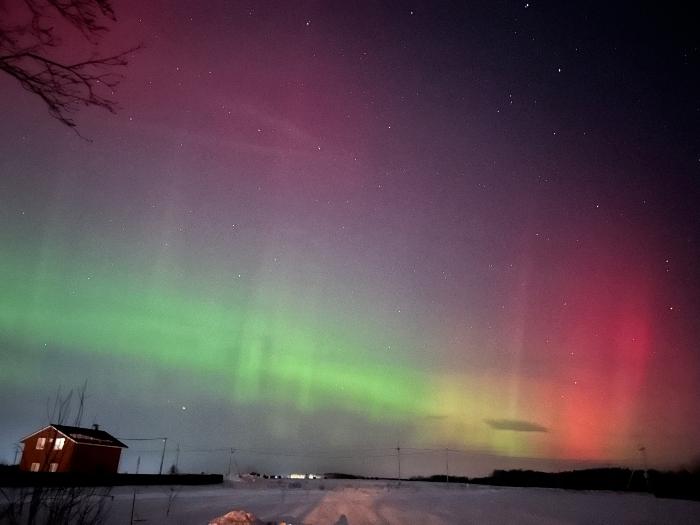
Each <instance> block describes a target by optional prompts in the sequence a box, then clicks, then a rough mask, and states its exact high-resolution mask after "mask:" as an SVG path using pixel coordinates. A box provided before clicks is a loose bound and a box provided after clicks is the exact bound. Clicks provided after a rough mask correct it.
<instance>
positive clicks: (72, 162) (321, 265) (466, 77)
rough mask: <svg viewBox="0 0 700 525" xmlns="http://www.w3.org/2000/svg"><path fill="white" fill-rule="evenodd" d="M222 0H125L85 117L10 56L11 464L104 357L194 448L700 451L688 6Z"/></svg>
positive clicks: (6, 168)
mask: <svg viewBox="0 0 700 525" xmlns="http://www.w3.org/2000/svg"><path fill="white" fill-rule="evenodd" d="M202 6H203V4H202V3H200V2H194V1H189V2H188V1H176V2H174V1H169V2H155V1H154V2H150V1H149V2H143V1H139V2H136V1H132V0H123V1H122V0H117V1H116V2H115V10H116V13H117V22H116V23H115V24H113V25H111V26H110V27H111V31H110V32H109V33H108V34H106V35H105V37H104V39H103V41H102V42H101V43H100V44H99V47H98V48H97V50H98V51H99V52H100V53H109V52H114V51H119V50H122V49H125V48H127V47H130V46H132V45H135V44H139V43H142V44H143V49H141V50H139V51H137V52H136V53H134V54H133V55H132V56H131V57H130V61H129V65H128V66H127V67H126V68H125V69H124V71H123V73H124V75H125V78H124V80H123V82H122V83H121V84H120V86H119V88H118V89H117V90H116V92H115V95H114V97H115V99H116V100H117V101H118V102H119V105H120V109H119V111H118V112H117V113H116V114H110V113H108V112H105V111H99V110H97V109H89V108H88V109H86V110H84V111H81V112H79V113H77V114H76V115H75V119H76V121H77V123H78V126H79V131H80V133H81V134H82V135H84V136H85V137H87V138H89V139H90V141H87V140H84V139H82V138H80V137H79V136H77V135H76V134H75V133H73V132H72V131H71V130H70V129H69V128H68V127H66V126H63V125H62V124H60V123H59V122H58V121H56V120H55V119H52V118H51V117H50V116H49V114H48V112H47V110H46V108H45V106H44V105H43V103H42V102H41V100H39V99H38V98H37V97H35V96H32V95H31V94H29V93H27V92H25V91H23V90H22V89H21V87H20V86H19V84H18V83H17V82H16V81H15V80H14V79H12V78H10V77H9V76H8V75H6V74H0V250H1V252H0V400H2V402H1V403H0V461H4V462H10V461H12V460H13V459H14V453H15V443H16V442H17V441H18V440H19V439H20V438H21V437H23V436H25V435H27V434H29V433H31V432H32V431H34V430H36V429H37V428H39V427H40V426H42V425H43V424H45V423H47V399H49V398H51V397H52V396H53V395H54V394H55V393H56V390H57V389H58V388H59V387H60V388H62V389H63V391H64V392H65V391H67V390H69V389H71V388H75V387H76V386H79V385H80V384H82V383H83V382H84V381H85V380H87V381H88V398H87V403H86V415H85V418H84V420H83V422H84V423H85V424H90V423H93V422H97V423H100V424H101V425H102V427H103V428H104V429H105V430H107V431H109V432H111V433H113V434H114V435H116V436H118V437H123V438H133V437H158V436H167V437H168V450H169V452H168V454H169V455H168V459H166V461H167V464H170V463H172V461H173V460H172V457H173V451H174V449H175V446H176V444H177V443H179V444H180V447H181V455H180V465H181V468H184V469H185V470H192V471H195V472H199V471H201V470H210V471H215V472H222V471H225V470H226V468H227V461H228V453H227V452H226V450H225V449H227V448H228V447H236V448H237V449H240V450H241V451H240V452H238V453H237V458H238V463H239V464H240V467H241V468H246V469H248V468H250V469H252V468H255V469H258V470H259V471H260V470H265V469H267V470H270V471H274V470H284V469H297V470H306V471H313V470H325V471H329V470H344V471H351V472H355V473H360V474H394V473H395V467H396V459H395V458H393V457H391V454H393V453H395V451H392V450H391V449H392V447H396V446H397V442H400V444H401V447H402V448H404V449H406V452H405V453H406V454H407V455H406V459H405V460H404V464H403V465H402V468H403V469H404V472H405V473H407V474H413V473H422V474H432V473H434V472H440V471H441V469H443V468H444V454H443V453H442V452H440V450H444V449H445V448H446V447H449V448H451V449H453V450H455V452H453V453H451V454H452V456H453V459H452V461H453V462H454V467H453V468H454V469H455V471H456V472H457V473H463V474H468V475H471V474H477V473H484V472H489V471H490V470H491V469H493V468H506V467H521V466H528V467H533V468H543V469H552V468H565V467H568V466H572V465H605V464H624V465H633V466H641V463H642V461H644V460H645V459H646V461H648V463H649V466H658V467H677V466H679V465H690V464H691V463H692V462H693V461H697V458H698V457H700V447H698V443H700V423H699V422H698V417H697V414H698V404H699V402H700V348H699V343H698V341H699V340H700V322H698V318H699V314H700V301H699V298H700V272H699V271H698V261H700V246H699V244H698V242H699V239H698V232H699V231H700V214H699V213H698V208H697V206H698V203H700V191H699V190H700V96H699V95H698V94H699V93H700V75H699V74H698V73H699V71H700V69H699V64H700V50H699V45H700V44H699V42H698V40H699V37H698V33H697V27H698V24H699V23H700V22H699V21H698V18H697V16H696V15H692V13H690V11H688V12H686V11H684V10H682V9H681V8H670V7H668V6H667V5H664V4H656V5H655V6H654V7H645V6H644V5H642V3H638V2H634V3H632V2H630V3H628V4H627V5H625V4H624V3H618V6H617V7H615V6H611V5H609V3H586V2H582V3H569V2H538V1H532V2H530V3H527V2H504V1H485V2H479V3H472V2H465V3H464V5H462V3H459V4H457V5H451V4H449V3H444V2H430V1H426V2H383V3H381V5H380V3H379V2H361V3H355V2H340V1H338V2H306V3H294V2H277V3H274V2H264V3H263V2H260V3H258V2H223V1H212V2H208V3H207V8H206V9H203V7H202ZM689 9H690V8H688V10H689ZM65 43H66V46H67V48H65V49H62V51H61V53H65V54H66V55H67V56H71V57H73V56H74V57H78V58H80V57H85V56H89V55H90V53H91V52H92V51H93V50H92V48H91V47H90V45H89V44H88V43H87V42H86V41H85V40H84V39H82V38H81V37H80V35H75V34H67V35H66V36H65ZM127 443H128V444H129V445H130V447H131V448H130V449H129V451H128V452H127V453H126V455H125V456H124V457H123V461H122V468H123V469H124V470H131V471H133V470H134V468H135V462H136V458H137V457H138V456H139V455H140V456H142V458H141V461H142V465H141V466H142V471H144V470H146V471H147V470H148V469H150V470H151V471H152V470H153V468H157V464H156V463H157V461H158V460H159V453H158V452H149V451H153V450H155V451H157V450H159V448H160V446H161V445H160V443H159V442H157V441H154V442H127ZM640 447H644V448H645V452H644V453H640V451H639V448H640ZM409 449H413V451H412V452H410V451H409ZM425 449H436V452H435V453H433V452H431V450H425ZM409 452H410V454H412V455H409ZM644 455H646V458H644ZM451 468H452V467H451Z"/></svg>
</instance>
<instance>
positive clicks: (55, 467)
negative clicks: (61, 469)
mask: <svg viewBox="0 0 700 525" xmlns="http://www.w3.org/2000/svg"><path fill="white" fill-rule="evenodd" d="M57 470H58V463H51V464H50V465H49V472H56V471H57Z"/></svg>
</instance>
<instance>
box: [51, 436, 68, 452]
mask: <svg viewBox="0 0 700 525" xmlns="http://www.w3.org/2000/svg"><path fill="white" fill-rule="evenodd" d="M65 445H66V438H56V441H54V442H53V449H54V450H63V447H64V446H65Z"/></svg>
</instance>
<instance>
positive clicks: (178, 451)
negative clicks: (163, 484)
mask: <svg viewBox="0 0 700 525" xmlns="http://www.w3.org/2000/svg"><path fill="white" fill-rule="evenodd" d="M178 463H180V442H179V441H178V443H177V449H175V474H177V473H178V472H179V470H178V468H177V466H178Z"/></svg>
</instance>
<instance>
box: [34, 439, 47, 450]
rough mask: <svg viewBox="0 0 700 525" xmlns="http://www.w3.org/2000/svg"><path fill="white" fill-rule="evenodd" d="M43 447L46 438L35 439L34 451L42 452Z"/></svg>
mask: <svg viewBox="0 0 700 525" xmlns="http://www.w3.org/2000/svg"><path fill="white" fill-rule="evenodd" d="M45 447H46V438H45V437H41V438H37V440H36V449H37V450H44V448H45Z"/></svg>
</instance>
